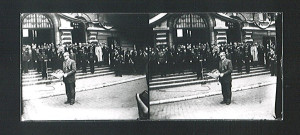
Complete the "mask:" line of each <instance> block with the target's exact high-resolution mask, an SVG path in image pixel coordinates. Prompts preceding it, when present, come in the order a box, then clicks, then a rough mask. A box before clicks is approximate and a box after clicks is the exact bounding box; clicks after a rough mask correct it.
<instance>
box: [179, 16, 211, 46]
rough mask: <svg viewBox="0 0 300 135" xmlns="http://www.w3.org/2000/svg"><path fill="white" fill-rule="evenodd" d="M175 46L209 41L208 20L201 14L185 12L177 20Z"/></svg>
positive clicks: (195, 44) (193, 44) (194, 44)
mask: <svg viewBox="0 0 300 135" xmlns="http://www.w3.org/2000/svg"><path fill="white" fill-rule="evenodd" d="M175 29H176V30H175V47H176V48H177V47H179V46H185V47H186V48H189V47H193V46H197V45H199V44H200V43H201V44H204V43H209V30H208V25H207V22H206V21H205V19H204V18H202V16H200V15H196V14H185V15H182V16H180V17H179V18H178V19H176V20H175Z"/></svg>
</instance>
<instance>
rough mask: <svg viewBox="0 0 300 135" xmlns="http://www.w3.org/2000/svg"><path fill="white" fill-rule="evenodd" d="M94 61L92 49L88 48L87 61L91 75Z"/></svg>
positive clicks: (93, 69) (94, 56)
mask: <svg viewBox="0 0 300 135" xmlns="http://www.w3.org/2000/svg"><path fill="white" fill-rule="evenodd" d="M95 60H96V55H95V53H94V51H93V47H92V46H90V47H89V53H88V61H89V63H90V71H91V73H92V74H94V72H95Z"/></svg>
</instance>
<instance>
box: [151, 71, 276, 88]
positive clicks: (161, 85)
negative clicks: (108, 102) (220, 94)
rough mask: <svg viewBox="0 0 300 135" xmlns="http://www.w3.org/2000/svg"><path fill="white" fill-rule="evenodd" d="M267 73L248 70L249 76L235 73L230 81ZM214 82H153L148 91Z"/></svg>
mask: <svg viewBox="0 0 300 135" xmlns="http://www.w3.org/2000/svg"><path fill="white" fill-rule="evenodd" d="M269 73H270V71H268V70H263V69H258V70H256V71H252V72H251V70H250V73H249V74H246V73H235V74H233V75H232V79H237V78H244V77H251V76H257V75H265V74H269ZM216 81H218V80H216V79H213V78H211V77H208V78H207V79H205V80H197V78H188V79H186V78H185V79H179V80H174V81H166V82H154V83H153V82H150V86H149V90H155V89H163V88H171V87H180V86H185V85H193V84H199V83H202V82H216Z"/></svg>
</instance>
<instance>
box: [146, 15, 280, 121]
mask: <svg viewBox="0 0 300 135" xmlns="http://www.w3.org/2000/svg"><path fill="white" fill-rule="evenodd" d="M281 15H282V13H279V12H207V13H206V12H204V13H197V12H194V13H193V12H192V13H153V14H150V15H149V25H150V27H151V28H152V33H153V34H152V35H153V40H154V44H153V46H151V47H150V49H149V50H150V52H149V94H150V96H149V98H150V119H151V120H168V119H175V120H178V119H184V120H185V119H187V120H189V119H244V120H261V119H263V120H275V119H278V117H276V115H275V103H282V99H281V100H280V99H279V100H277V99H276V94H278V93H281V92H282V89H278V88H277V87H276V84H277V83H278V82H277V81H278V80H277V77H278V76H281V74H282V71H281V69H282V68H281V64H280V63H282V58H281V57H278V55H279V56H282V54H281V53H282V50H281V48H282V45H283V44H282V43H281V42H278V41H277V40H279V41H281V39H277V37H278V36H276V34H277V32H278V31H277V28H278V27H281V28H280V29H282V25H279V26H278V25H276V24H277V23H278V24H282V19H279V17H278V16H281ZM279 80H280V81H282V79H281V77H280V78H279ZM276 100H277V101H276ZM280 108H282V106H280ZM279 114H282V112H279Z"/></svg>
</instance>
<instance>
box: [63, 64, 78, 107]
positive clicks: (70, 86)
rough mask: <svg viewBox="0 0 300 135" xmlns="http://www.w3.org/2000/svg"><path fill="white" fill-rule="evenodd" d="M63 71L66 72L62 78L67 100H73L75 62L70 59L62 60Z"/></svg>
mask: <svg viewBox="0 0 300 135" xmlns="http://www.w3.org/2000/svg"><path fill="white" fill-rule="evenodd" d="M63 71H64V73H65V74H67V77H64V78H63V81H64V83H65V86H66V94H67V97H68V101H69V102H73V103H74V102H75V73H76V62H75V61H74V60H72V59H69V60H65V61H64V62H63Z"/></svg>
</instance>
